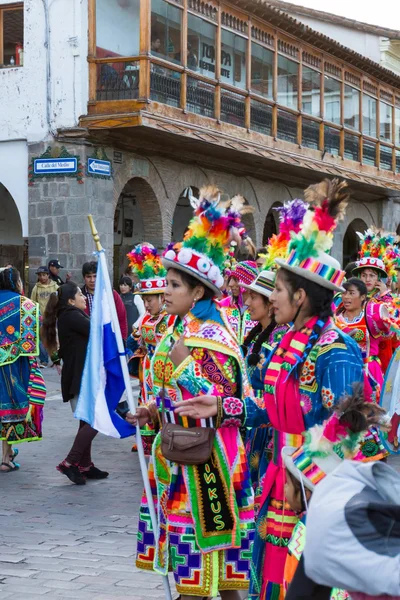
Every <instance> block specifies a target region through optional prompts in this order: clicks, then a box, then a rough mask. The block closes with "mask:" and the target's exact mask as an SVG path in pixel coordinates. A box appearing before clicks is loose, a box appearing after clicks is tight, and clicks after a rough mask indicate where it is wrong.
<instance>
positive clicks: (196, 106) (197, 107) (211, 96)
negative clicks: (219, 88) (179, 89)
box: [186, 77, 215, 118]
mask: <svg viewBox="0 0 400 600" xmlns="http://www.w3.org/2000/svg"><path fill="white" fill-rule="evenodd" d="M214 101H215V86H214V85H210V84H209V83H205V82H204V81H199V80H198V79H194V78H193V77H188V78H187V86H186V108H187V110H188V111H189V112H193V113H196V114H198V115H203V116H204V117H211V118H212V117H214V112H215V108H214Z"/></svg>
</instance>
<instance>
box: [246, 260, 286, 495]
mask: <svg viewBox="0 0 400 600" xmlns="http://www.w3.org/2000/svg"><path fill="white" fill-rule="evenodd" d="M275 277H276V273H274V272H273V271H261V273H260V274H259V275H258V277H257V278H256V280H255V281H254V282H253V283H251V284H250V285H244V286H243V287H245V288H246V290H247V306H248V312H249V316H250V318H251V319H252V320H253V321H254V322H255V323H256V325H255V326H254V327H253V328H252V329H251V331H250V332H249V334H248V335H247V336H246V338H245V340H244V342H243V344H242V350H243V354H244V356H245V360H246V366H247V373H248V376H249V379H250V383H251V386H252V388H253V392H254V396H255V398H256V402H257V401H258V402H259V403H260V404H261V405H262V402H263V396H264V375H265V364H266V360H267V357H268V356H269V354H270V352H271V350H272V348H274V347H275V346H276V344H278V343H279V341H280V340H281V338H282V337H283V335H284V334H285V333H286V331H287V329H288V326H287V325H277V324H276V321H275V317H274V309H273V306H272V304H271V302H270V300H269V298H270V296H271V294H272V292H273V290H274V281H275ZM270 430H271V428H270V427H269V426H268V425H263V426H261V427H258V428H252V429H249V430H248V434H247V437H246V452H247V456H248V459H249V468H250V473H251V479H252V483H253V487H254V489H255V492H256V498H257V488H258V487H259V485H260V484H261V481H262V478H263V476H264V475H265V472H266V470H267V466H268V460H269V456H268V454H269V452H270V449H269V448H268V446H269V444H270V442H271V431H270Z"/></svg>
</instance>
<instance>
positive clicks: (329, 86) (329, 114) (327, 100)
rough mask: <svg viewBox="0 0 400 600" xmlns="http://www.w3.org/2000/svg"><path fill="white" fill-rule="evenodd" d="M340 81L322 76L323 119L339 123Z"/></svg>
mask: <svg viewBox="0 0 400 600" xmlns="http://www.w3.org/2000/svg"><path fill="white" fill-rule="evenodd" d="M340 86H341V83H340V81H337V79H333V77H327V76H325V77H324V105H325V120H326V121H330V122H331V123H336V124H337V125H340Z"/></svg>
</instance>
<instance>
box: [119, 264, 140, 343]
mask: <svg viewBox="0 0 400 600" xmlns="http://www.w3.org/2000/svg"><path fill="white" fill-rule="evenodd" d="M132 288H133V281H132V279H131V278H130V277H126V276H123V277H121V279H120V280H119V291H120V296H121V300H122V302H123V303H124V306H125V310H126V317H127V321H128V334H131V333H132V328H135V329H137V327H138V326H139V323H140V320H141V318H142V317H143V316H144V314H145V312H146V309H145V307H144V303H143V300H142V298H141V297H140V296H139V294H134V293H133V292H132Z"/></svg>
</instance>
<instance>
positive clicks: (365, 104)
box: [362, 94, 376, 164]
mask: <svg viewBox="0 0 400 600" xmlns="http://www.w3.org/2000/svg"><path fill="white" fill-rule="evenodd" d="M362 112H363V124H362V132H363V134H364V135H370V136H371V137H376V100H375V98H371V96H367V94H363V100H362ZM374 164H375V163H374Z"/></svg>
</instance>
